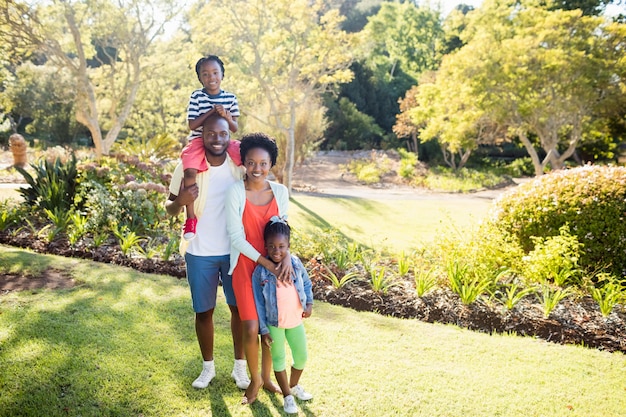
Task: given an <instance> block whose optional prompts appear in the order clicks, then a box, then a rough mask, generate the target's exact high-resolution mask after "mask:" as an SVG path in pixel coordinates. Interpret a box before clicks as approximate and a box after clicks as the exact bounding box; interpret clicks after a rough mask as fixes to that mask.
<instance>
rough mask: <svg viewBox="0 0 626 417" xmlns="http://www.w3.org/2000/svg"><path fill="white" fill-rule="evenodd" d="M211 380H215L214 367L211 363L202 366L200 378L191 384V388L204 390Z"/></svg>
mask: <svg viewBox="0 0 626 417" xmlns="http://www.w3.org/2000/svg"><path fill="white" fill-rule="evenodd" d="M213 378H215V365H214V364H213V363H211V364H210V365H204V366H203V368H202V372H200V376H199V377H197V378H196V380H195V381H193V382H192V383H191V386H192V387H194V388H198V389H203V388H206V387H208V386H209V382H211V380H212V379H213Z"/></svg>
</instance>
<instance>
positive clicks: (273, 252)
mask: <svg viewBox="0 0 626 417" xmlns="http://www.w3.org/2000/svg"><path fill="white" fill-rule="evenodd" d="M265 249H266V250H267V255H268V256H269V257H270V259H271V260H272V262H274V263H279V262H281V261H282V260H283V259H284V258H285V256H287V251H288V250H289V240H288V239H287V236H285V235H282V234H276V235H271V236H268V238H267V240H266V241H265Z"/></svg>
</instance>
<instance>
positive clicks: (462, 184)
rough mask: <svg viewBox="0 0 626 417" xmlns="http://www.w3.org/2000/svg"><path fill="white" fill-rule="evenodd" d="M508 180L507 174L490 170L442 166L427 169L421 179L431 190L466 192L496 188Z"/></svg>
mask: <svg viewBox="0 0 626 417" xmlns="http://www.w3.org/2000/svg"><path fill="white" fill-rule="evenodd" d="M508 182H510V179H509V178H508V177H507V176H503V175H498V174H497V173H495V172H493V171H490V170H476V169H471V168H460V169H458V170H453V169H449V168H444V167H435V168H433V169H431V170H429V172H428V174H427V175H426V178H425V179H424V180H423V183H424V185H426V186H427V187H428V188H429V189H431V190H439V191H448V192H468V191H474V190H480V189H483V188H496V187H498V186H500V185H502V184H506V183H508Z"/></svg>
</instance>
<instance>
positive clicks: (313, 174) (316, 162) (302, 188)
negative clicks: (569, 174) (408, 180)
mask: <svg viewBox="0 0 626 417" xmlns="http://www.w3.org/2000/svg"><path fill="white" fill-rule="evenodd" d="M367 154H368V153H367V152H363V151H361V152H340V151H320V152H317V153H316V155H315V156H314V157H313V158H310V159H308V160H306V161H305V162H304V163H303V164H301V165H299V166H297V167H296V168H295V170H294V176H293V189H294V192H295V193H296V194H297V193H305V194H314V195H322V196H323V195H326V196H334V197H358V198H367V199H373V200H426V199H436V200H442V199H457V200H464V199H486V200H493V199H494V198H496V197H497V196H499V195H500V194H502V193H503V192H504V191H506V190H508V189H510V188H512V187H515V186H516V185H513V186H510V187H506V188H500V189H497V190H481V191H477V192H473V193H442V192H434V191H430V190H427V189H424V188H414V187H410V186H408V185H404V184H396V183H393V182H385V183H383V184H380V185H376V186H368V185H363V184H359V183H358V182H357V181H356V180H355V179H354V178H352V176H350V175H346V174H344V172H345V169H343V168H342V167H341V165H346V164H348V163H349V162H350V161H351V160H353V159H356V158H363V157H364V156H367Z"/></svg>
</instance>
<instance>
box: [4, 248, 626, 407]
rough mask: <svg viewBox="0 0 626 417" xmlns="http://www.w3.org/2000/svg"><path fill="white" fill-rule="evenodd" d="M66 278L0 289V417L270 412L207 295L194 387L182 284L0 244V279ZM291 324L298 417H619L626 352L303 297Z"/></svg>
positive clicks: (224, 316) (270, 402) (274, 400)
mask: <svg viewBox="0 0 626 417" xmlns="http://www.w3.org/2000/svg"><path fill="white" fill-rule="evenodd" d="M52 266H53V267H54V268H56V269H60V270H65V271H68V272H69V273H70V274H71V275H72V276H73V277H74V278H75V279H76V281H77V283H78V285H77V286H76V287H74V288H72V289H69V290H61V291H50V290H34V291H26V292H21V293H17V292H11V293H8V294H3V295H0V370H1V372H0V416H2V417H5V416H6V417H8V416H51V417H54V416H68V415H69V416H79V415H80V416H83V417H87V416H144V417H150V416H168V417H169V416H210V415H213V416H257V417H258V416H281V415H284V413H283V412H282V399H281V398H280V397H276V396H273V395H268V394H266V393H262V394H261V395H260V396H259V401H258V402H257V403H256V404H255V405H253V406H252V407H247V406H241V405H239V400H240V397H241V392H240V391H239V390H238V389H237V388H236V387H235V385H234V383H233V382H232V380H231V378H230V376H229V374H230V370H231V367H232V359H233V357H232V347H231V341H230V336H229V317H228V309H227V307H226V305H225V302H224V299H223V297H222V296H221V295H220V297H219V299H218V307H217V309H216V313H215V320H216V341H215V345H216V353H215V358H216V365H217V377H216V379H215V380H214V381H213V382H212V383H211V385H210V387H209V388H208V389H207V390H200V391H199V390H195V389H193V388H192V387H191V382H192V381H193V379H194V378H195V377H196V376H197V373H198V372H199V370H200V366H201V365H200V357H199V351H198V347H197V342H196V339H195V334H194V330H193V314H192V311H191V306H190V297H189V293H188V288H187V285H186V282H185V281H184V280H177V279H175V278H172V277H167V276H160V275H149V274H141V273H138V272H136V271H133V270H131V269H127V268H122V267H117V266H113V265H107V264H97V263H93V262H90V261H85V260H76V259H66V258H60V257H55V256H51V255H40V254H34V253H32V252H28V251H24V250H20V249H16V248H9V247H5V246H0V272H5V271H8V270H24V271H28V272H32V273H36V272H38V271H41V270H43V269H45V268H46V267H52ZM305 326H306V329H307V334H308V341H309V362H308V364H307V367H306V370H305V372H304V374H303V378H302V383H303V385H304V386H305V387H306V388H307V390H308V391H310V392H312V393H313V394H314V395H315V398H314V399H313V400H312V401H310V402H308V403H300V404H299V408H300V415H306V416H318V417H322V416H372V417H380V416H431V417H436V416H511V417H513V416H515V417H517V416H551V417H552V416H557V417H558V416H603V417H611V416H623V415H624V410H626V395H624V394H625V392H626V391H625V390H626V378H624V375H625V374H626V357H625V356H624V355H623V354H619V353H616V354H610V353H607V352H601V351H598V350H595V349H587V348H583V347H578V346H561V345H557V344H551V343H547V342H544V341H541V340H536V339H533V338H523V337H515V336H512V335H493V336H490V335H487V334H481V333H475V332H471V331H467V330H463V329H459V328H457V327H455V326H449V325H440V324H428V323H422V322H419V321H417V320H401V319H396V318H389V317H383V316H380V315H377V314H373V313H359V312H355V311H352V310H349V309H345V308H341V307H337V306H332V305H328V304H325V303H321V302H317V303H316V304H315V307H314V309H313V316H312V317H311V318H310V319H307V320H306V322H305Z"/></svg>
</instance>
